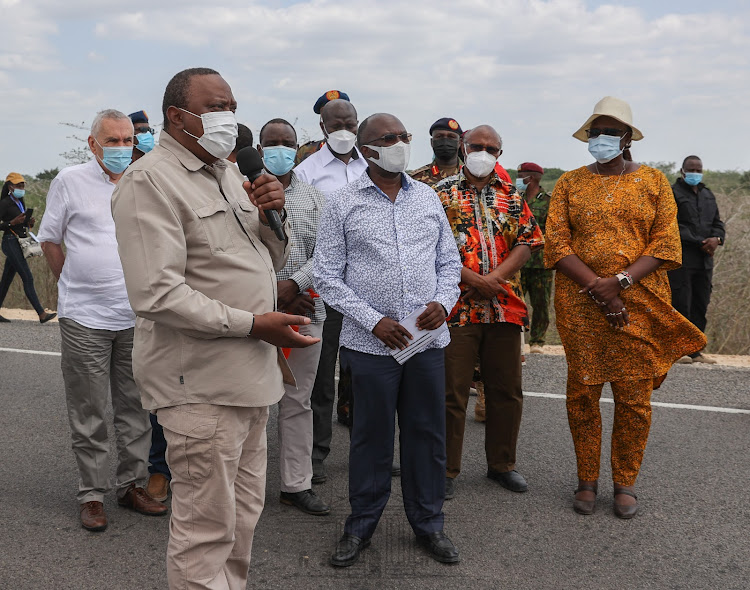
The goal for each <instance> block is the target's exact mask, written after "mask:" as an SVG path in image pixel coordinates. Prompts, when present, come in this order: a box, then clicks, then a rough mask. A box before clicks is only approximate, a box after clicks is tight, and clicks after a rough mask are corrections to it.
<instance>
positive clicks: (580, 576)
mask: <svg viewBox="0 0 750 590" xmlns="http://www.w3.org/2000/svg"><path fill="white" fill-rule="evenodd" d="M0 347H5V348H15V349H33V350H42V351H52V352H55V351H59V333H58V330H57V328H56V327H55V326H39V325H38V324H36V323H31V322H13V323H12V324H4V325H3V326H2V329H0ZM0 362H2V367H3V383H2V389H1V391H0V399H1V400H2V407H3V409H4V411H3V412H2V414H0V424H2V427H1V428H0V443H1V445H2V446H1V447H0V448H1V449H2V460H1V461H0V491H1V492H2V494H1V496H0V500H1V501H0V523H1V528H0V543H1V545H0V588H2V589H27V588H29V589H31V588H33V589H38V588H54V589H56V590H57V589H59V590H63V589H76V590H78V589H85V590H88V589H123V590H126V589H135V588H138V589H152V588H153V589H161V588H165V587H166V578H165V570H164V552H165V547H166V542H167V535H168V524H169V523H168V519H167V518H153V517H144V516H140V515H138V514H135V513H131V512H129V511H126V510H123V509H120V508H118V507H117V506H116V505H115V502H114V499H113V497H111V496H110V497H109V498H108V499H107V502H106V504H105V506H106V509H107V512H108V514H109V518H110V525H109V528H108V529H107V531H106V532H104V533H99V534H92V533H89V532H87V531H84V530H83V529H81V528H80V525H79V522H78V512H77V509H76V503H75V490H76V485H77V476H76V467H75V461H74V459H73V455H72V453H71V451H70V438H69V432H68V425H67V419H66V413H65V401H64V396H63V388H62V378H61V375H60V368H59V364H60V359H59V357H57V356H43V355H31V354H23V353H18V352H6V351H0ZM748 380H750V369H728V368H722V367H704V366H690V365H687V366H684V365H681V366H676V367H675V368H674V369H673V371H672V373H671V374H670V377H669V379H668V380H667V382H666V383H665V384H664V386H663V387H662V389H661V390H660V391H659V392H657V393H656V394H655V395H654V399H655V400H658V401H660V402H674V403H677V404H690V405H705V406H716V407H725V408H739V409H744V410H746V411H747V410H750V395H748V391H747V383H748ZM564 387H565V361H564V359H563V358H561V357H547V356H544V357H540V356H532V357H531V358H530V359H529V363H528V366H527V367H526V374H525V377H524V389H525V390H527V391H529V392H540V393H552V394H562V393H564ZM605 395H607V393H606V392H605ZM472 403H473V402H472ZM602 408H603V413H604V416H605V423H606V424H611V419H612V405H611V404H602ZM275 417H276V413H275V412H273V413H272V420H271V423H270V424H269V470H268V473H269V477H268V487H267V507H266V509H265V511H264V513H263V516H262V517H261V521H260V524H259V527H258V530H257V534H256V537H255V546H254V550H253V564H252V569H251V572H250V584H249V586H248V587H249V588H253V589H275V588H284V589H286V588H299V589H308V588H309V589H318V588H320V589H326V590H331V589H338V588H344V589H349V588H351V589H358V590H359V589H363V590H364V589H377V590H385V589H390V588H404V589H406V588H419V589H421V588H435V589H443V588H445V589H448V588H451V589H453V588H459V589H462V588H471V589H472V590H479V589H485V588H486V589H495V588H513V589H529V590H537V589H568V588H570V589H576V588H600V589H621V588H635V589H646V588H654V589H659V590H662V589H687V588H689V589H717V588H722V589H735V588H736V589H745V588H748V584H749V583H748V580H750V563H749V562H750V541H749V538H750V535H749V533H750V502H749V501H748V500H750V492H748V489H749V484H750V481H749V479H750V478H749V477H748V465H750V461H749V458H750V413H721V412H715V411H702V410H695V409H685V408H671V407H656V408H655V409H654V420H653V427H652V431H651V438H650V441H649V446H648V450H647V453H646V460H645V462H644V465H643V470H642V472H641V477H640V479H639V490H638V491H639V494H640V499H641V505H642V511H641V514H640V515H639V516H638V517H637V518H636V519H634V520H633V521H630V522H624V521H620V520H618V519H616V518H615V517H614V516H613V515H612V512H611V502H612V500H611V484H608V483H607V476H608V474H609V468H608V466H607V462H608V458H607V455H608V450H606V449H605V457H604V462H603V464H604V468H603V474H602V480H601V481H602V485H601V488H602V489H601V496H600V501H599V507H598V511H597V513H596V514H595V515H594V516H591V517H581V516H578V515H576V514H574V513H573V511H572V509H571V503H572V490H573V488H574V486H575V481H576V476H575V461H574V455H573V449H572V443H571V440H570V434H569V432H568V429H567V424H566V417H565V405H564V401H563V400H561V399H556V398H554V397H553V398H549V397H533V396H529V397H527V399H526V403H525V407H524V418H523V425H522V428H521V440H520V445H519V461H520V462H519V470H520V471H521V472H522V473H524V475H526V477H527V479H528V481H529V484H530V491H529V492H528V493H527V494H520V495H519V494H512V493H510V492H507V491H505V490H503V489H502V488H500V487H498V486H497V484H495V483H493V482H491V481H490V480H488V479H487V478H486V477H484V474H485V466H484V462H483V426H482V425H479V424H477V423H475V422H473V421H470V423H469V424H468V425H467V431H466V432H467V441H466V445H465V447H466V448H465V450H464V457H465V464H464V469H463V473H462V474H461V477H460V478H459V480H458V486H457V487H458V493H457V496H456V498H455V499H454V500H452V501H449V502H447V503H446V506H445V512H446V531H447V532H448V534H449V535H450V536H451V538H452V539H453V540H454V542H455V543H456V544H457V546H458V547H459V549H460V550H461V554H462V558H463V561H462V563H461V564H460V565H458V566H452V567H451V566H443V565H440V564H437V563H435V562H434V561H432V560H431V559H430V558H428V557H427V556H426V555H425V554H423V553H422V552H421V551H420V550H419V549H418V548H417V547H416V546H415V544H414V542H413V538H412V535H411V533H410V530H409V527H408V524H407V521H406V518H405V516H404V514H403V508H402V505H401V493H400V491H401V490H400V483H399V482H398V481H397V480H396V481H395V482H394V485H393V493H392V498H391V501H390V502H389V504H388V507H387V509H386V513H385V515H384V518H383V521H382V522H381V525H380V528H379V529H378V532H377V533H376V535H375V536H374V538H373V544H372V547H371V548H370V549H368V550H367V551H366V552H365V553H364V554H363V559H362V560H361V561H360V563H358V564H357V565H355V566H354V567H352V568H349V569H346V570H343V571H336V570H333V569H332V568H331V567H329V566H328V565H327V559H328V555H329V553H330V551H331V549H332V547H333V545H334V543H335V541H336V540H337V538H338V536H339V534H340V532H341V528H342V524H343V521H344V519H345V517H346V515H347V509H348V503H347V470H346V457H347V452H346V445H347V432H346V430H345V429H344V428H343V427H338V426H337V427H336V428H335V432H334V441H333V448H334V451H333V454H332V457H331V459H330V467H329V472H330V478H329V482H328V483H326V484H324V485H322V486H319V487H318V488H317V490H318V491H319V493H320V494H321V495H322V496H323V497H324V498H325V499H326V500H329V501H330V502H332V504H333V506H334V510H333V513H332V515H330V516H328V517H313V516H307V515H303V514H301V513H298V512H297V511H295V510H294V509H292V508H289V507H286V506H282V505H280V504H279V502H278V499H277V498H278V494H279V486H278V445H277V438H276V426H275V424H274V420H275ZM607 436H608V433H607ZM605 447H606V445H605Z"/></svg>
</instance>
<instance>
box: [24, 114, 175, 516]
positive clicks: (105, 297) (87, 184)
mask: <svg viewBox="0 0 750 590" xmlns="http://www.w3.org/2000/svg"><path fill="white" fill-rule="evenodd" d="M88 144H89V148H90V149H91V151H92V153H93V154H94V156H95V158H94V159H93V160H91V161H90V162H87V163H85V164H79V165H77V166H70V167H68V168H65V169H63V170H62V171H60V173H59V174H58V175H57V177H56V178H55V179H54V180H53V181H52V184H51V186H50V190H49V193H48V194H47V209H46V212H45V215H44V218H43V219H42V225H41V228H40V230H39V236H38V238H39V241H40V242H41V243H42V250H43V251H44V255H45V256H46V258H47V263H48V264H49V266H50V268H51V269H52V272H53V273H54V275H55V277H56V278H57V279H58V306H57V308H58V314H59V317H60V334H61V337H62V363H61V364H62V372H63V379H64V381H65V396H66V402H67V407H68V420H69V422H70V430H71V436H72V439H73V453H74V454H75V457H76V461H77V463H78V472H79V476H80V479H79V483H78V495H77V500H78V503H79V505H80V517H81V526H83V528H85V529H87V530H90V531H103V530H104V529H105V528H107V515H106V513H105V512H104V506H103V500H104V495H105V494H106V493H107V492H108V491H109V490H110V489H111V486H110V478H109V469H110V468H109V461H108V457H107V455H108V451H109V446H110V443H109V439H108V434H107V422H106V418H105V415H106V408H107V392H108V390H109V389H111V392H112V408H113V411H114V426H115V432H116V444H117V455H118V465H117V472H116V477H115V488H116V490H117V502H118V504H119V505H120V506H123V507H127V508H132V509H133V510H136V511H138V512H140V513H142V514H147V515H152V516H158V515H163V514H166V513H167V507H166V506H165V505H164V504H161V503H160V502H156V501H155V500H153V499H152V498H151V497H150V496H149V495H148V494H147V493H146V491H145V490H144V489H143V488H142V487H140V486H139V485H138V483H139V482H140V480H142V479H144V478H145V477H146V461H147V458H148V451H149V445H150V442H151V437H150V434H151V428H150V424H149V419H148V412H147V411H146V410H144V409H143V406H142V405H141V398H140V395H139V393H138V389H137V388H136V385H135V381H134V380H133V369H132V363H131V354H132V350H133V328H134V326H135V314H134V313H133V310H132V309H131V308H130V303H129V302H128V295H127V292H126V290H125V279H124V276H123V272H122V265H121V263H120V257H119V255H118V253H117V240H116V239H115V224H114V221H113V219H112V212H111V199H112V193H113V191H114V189H115V186H116V184H117V181H118V180H119V179H120V177H121V176H122V174H123V172H124V171H125V169H126V168H127V166H128V164H130V160H131V155H132V150H133V124H132V123H131V121H130V119H129V118H128V117H127V116H126V115H124V114H123V113H121V112H119V111H116V110H113V109H110V110H105V111H102V112H100V113H99V114H98V115H97V116H96V118H95V119H94V122H93V124H92V126H91V135H90V136H89V138H88ZM63 243H64V244H65V247H66V250H67V252H64V251H63V249H62V244H63Z"/></svg>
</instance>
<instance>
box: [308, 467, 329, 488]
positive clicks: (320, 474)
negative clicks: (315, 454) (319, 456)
mask: <svg viewBox="0 0 750 590" xmlns="http://www.w3.org/2000/svg"><path fill="white" fill-rule="evenodd" d="M312 466H313V474H312V480H311V482H312V483H314V484H315V485H318V484H321V483H325V482H326V480H327V479H328V476H327V475H326V466H325V465H323V463H322V462H321V463H316V462H313V464H312Z"/></svg>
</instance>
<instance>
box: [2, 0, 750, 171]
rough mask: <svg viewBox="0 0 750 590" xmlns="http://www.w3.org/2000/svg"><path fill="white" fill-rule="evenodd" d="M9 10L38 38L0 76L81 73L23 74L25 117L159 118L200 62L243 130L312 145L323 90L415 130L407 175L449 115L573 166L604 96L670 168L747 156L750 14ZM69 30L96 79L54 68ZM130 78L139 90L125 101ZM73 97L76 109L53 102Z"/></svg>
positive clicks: (507, 0) (227, 6) (464, 5)
mask: <svg viewBox="0 0 750 590" xmlns="http://www.w3.org/2000/svg"><path fill="white" fill-rule="evenodd" d="M0 4H2V6H3V7H4V8H5V7H7V8H9V9H10V10H11V13H12V14H11V19H10V20H11V21H12V20H13V19H15V18H19V19H22V21H23V23H26V24H28V25H31V24H33V25H34V26H36V27H37V28H36V29H35V30H34V31H33V39H34V40H35V43H34V44H32V43H27V44H26V45H25V46H22V47H27V48H28V49H24V50H23V51H21V50H18V49H17V47H16V48H14V49H13V50H8V46H7V44H6V45H5V48H4V50H7V51H8V52H7V53H3V50H0V75H2V73H3V71H5V72H6V73H7V72H10V71H12V70H19V69H23V68H24V67H26V68H29V69H32V70H33V69H34V68H37V69H39V68H40V66H41V65H42V64H44V63H47V64H56V65H55V66H54V67H64V68H65V70H66V72H76V71H78V73H77V75H76V76H73V77H72V80H74V82H70V81H67V80H66V79H65V78H62V85H60V84H57V86H56V87H54V88H46V87H45V82H44V80H43V79H42V78H43V77H42V76H41V75H39V76H37V77H34V78H29V79H27V80H26V83H25V85H24V87H26V88H33V92H32V95H31V96H29V95H24V98H23V100H24V101H26V102H27V103H28V104H25V105H23V106H22V107H19V108H17V109H16V111H17V112H16V116H18V114H19V113H20V112H27V111H29V110H33V109H34V108H35V106H36V108H39V107H40V106H41V107H42V108H52V109H54V111H55V113H56V115H55V116H57V117H60V116H61V115H60V111H61V110H64V109H65V108H70V109H71V110H72V111H73V112H74V113H75V117H73V118H83V117H86V116H88V115H86V113H85V112H84V109H87V108H90V109H91V110H92V111H93V110H94V109H98V108H103V107H104V106H108V105H110V104H121V103H122V102H127V104H130V103H132V104H133V107H132V110H135V109H136V108H142V106H141V105H143V104H145V105H147V106H149V107H150V108H149V110H150V113H151V114H152V115H153V114H154V113H155V112H156V111H157V109H158V105H159V104H160V99H161V94H162V92H163V88H164V85H165V84H166V82H167V80H168V79H169V77H170V76H171V75H172V74H174V73H175V72H177V71H179V70H180V69H182V68H184V67H190V66H195V65H208V66H211V67H215V68H216V69H218V70H219V71H220V72H221V73H222V74H223V75H224V77H225V78H226V79H227V80H228V81H229V82H230V84H231V85H232V88H233V90H234V92H235V95H236V96H237V98H238V100H239V102H240V110H239V116H240V119H241V120H243V121H245V122H247V123H248V124H250V126H251V127H252V128H253V129H255V130H257V129H259V128H260V126H261V125H262V124H263V122H264V121H266V120H268V119H270V118H271V117H274V116H283V117H286V118H288V119H289V120H297V121H298V127H299V128H300V129H304V130H307V131H308V132H310V133H311V134H312V135H313V136H317V134H318V132H317V129H318V125H317V116H315V115H314V114H313V113H312V108H311V107H312V104H313V102H314V101H315V99H316V98H317V97H318V96H319V95H320V94H321V93H322V92H324V91H325V90H328V89H331V88H338V89H341V90H344V91H346V92H348V93H349V94H350V96H351V97H352V101H353V102H354V104H355V106H356V107H357V108H358V111H359V113H360V115H361V116H365V115H367V114H369V113H372V112H376V111H390V112H393V113H394V114H396V115H397V116H399V117H400V118H401V119H402V120H403V121H404V123H405V124H406V125H407V127H408V128H409V129H410V130H411V131H412V132H413V133H414V135H415V146H414V150H413V159H412V165H414V166H416V165H419V164H421V163H423V161H426V160H427V159H428V158H429V156H430V154H429V147H428V145H427V129H428V127H429V125H430V124H431V123H432V122H433V121H434V120H435V119H437V118H438V117H441V116H444V115H450V116H453V117H455V118H457V119H458V120H459V122H461V124H462V125H463V126H464V127H465V128H468V127H471V126H473V125H475V124H478V123H482V122H489V123H491V124H494V125H495V126H496V127H497V128H498V130H499V131H500V132H501V133H502V135H503V136H504V138H505V154H504V156H503V162H504V163H506V164H507V165H508V166H513V165H515V164H517V163H518V162H520V161H524V160H537V161H539V162H540V163H542V164H544V165H557V166H563V167H573V166H576V165H580V164H582V163H584V162H585V161H586V160H587V158H588V155H587V154H586V152H585V146H583V145H582V144H578V142H575V141H574V140H572V139H571V138H570V134H571V133H572V131H573V130H575V128H577V126H578V125H579V124H580V122H581V121H582V120H583V119H585V118H586V117H587V116H588V114H589V112H590V111H591V108H592V107H593V104H594V103H595V102H596V101H597V100H598V99H599V98H601V97H602V96H604V95H606V94H612V95H615V96H620V97H622V98H625V99H626V100H628V101H630V102H631V104H632V106H633V110H634V114H635V118H636V123H637V124H638V125H639V126H640V127H642V128H643V131H644V133H645V135H646V140H645V141H644V142H641V144H638V145H637V146H636V150H635V155H636V157H639V158H642V159H646V160H676V159H678V158H679V157H680V155H681V154H682V152H683V151H684V150H685V149H688V148H689V149H690V150H692V151H701V152H702V153H706V154H707V153H708V152H711V153H712V154H713V158H711V157H706V158H705V161H706V162H707V165H708V166H710V167H723V166H731V167H735V166H741V165H744V163H745V162H746V161H747V150H746V149H745V147H744V142H743V141H742V140H741V138H742V137H744V135H747V132H748V129H747V127H748V122H749V121H748V115H747V114H745V111H746V109H745V102H746V101H745V97H746V96H747V95H748V93H749V92H750V76H748V70H750V51H749V49H750V47H749V45H750V38H749V37H748V25H749V24H750V19H749V18H748V17H749V16H750V13H744V14H736V13H732V14H730V13H721V12H720V11H718V10H714V11H713V12H711V10H710V9H706V13H704V14H662V15H661V16H659V17H657V18H653V17H647V16H646V13H645V12H643V11H642V10H639V9H638V8H634V7H632V6H631V7H625V6H619V5H614V4H603V3H602V5H600V6H598V7H596V8H594V9H589V8H587V4H589V3H587V2H584V1H582V0H550V1H541V0H463V1H462V2H461V3H456V2H455V1H453V0H433V1H432V2H425V1H422V0H420V1H412V2H408V3H404V2H398V1H396V0H381V1H380V2H377V3H374V2H371V1H366V0H351V1H350V2H339V1H336V2H334V1H331V0H303V1H300V2H297V3H293V4H289V3H288V2H281V1H276V2H269V1H265V2H261V1H260V0H259V1H256V2H250V3H248V2H246V1H240V0H214V2H212V3H209V4H205V3H204V2H202V1H201V2H198V1H197V0H184V1H181V2H179V3H177V4H168V3H162V2H153V0H150V1H145V0H133V1H131V2H130V3H129V4H128V6H127V8H126V9H125V10H120V9H119V8H118V7H117V5H116V4H111V3H101V2H100V1H98V0H96V1H95V0H68V1H66V2H65V3H60V2H58V1H55V0H24V2H22V3H18V2H16V3H9V2H8V0H0ZM11 4H12V5H11ZM652 12H653V9H652ZM3 21H4V22H7V19H5V18H4V19H3ZM76 22H87V23H90V26H89V27H88V29H87V30H88V31H89V32H88V35H90V36H89V37H88V38H85V39H78V41H80V42H81V43H83V44H84V46H85V47H86V49H81V52H80V59H81V61H82V62H86V61H88V63H89V64H90V66H91V68H95V69H94V70H92V71H91V73H90V74H89V76H88V77H86V74H87V73H88V72H81V71H79V70H81V69H82V67H83V66H82V65H81V63H77V62H75V60H72V61H71V59H70V57H69V56H68V57H67V58H66V61H64V62H60V63H57V62H56V61H55V60H56V59H58V58H57V57H56V51H55V49H56V48H61V47H64V46H65V45H66V43H67V42H68V41H69V39H67V38H65V34H66V23H76ZM0 27H6V29H2V28H0V30H10V29H14V28H15V26H13V25H7V24H0ZM29 30H32V29H29ZM30 34H31V33H30ZM61 35H62V36H61ZM32 45H33V46H32ZM121 53H126V54H127V55H128V57H129V59H128V60H123V58H122V55H121ZM99 58H101V59H102V60H104V61H103V62H100V61H99ZM115 64H120V66H115ZM117 67H120V68H124V71H118V70H117V69H116V68H117ZM123 76H124V77H125V79H127V80H132V79H136V80H138V83H137V84H135V85H133V84H130V85H128V87H127V88H125V87H124V86H123V80H122V77H123ZM92 77H93V80H92V79H91V78H92ZM63 90H67V91H73V92H75V93H78V94H79V95H80V97H81V101H80V102H79V103H76V104H71V102H70V100H68V99H65V100H64V101H63V102H62V103H61V104H56V105H52V104H51V101H52V100H53V98H52V97H55V96H56V95H55V92H60V91H63ZM0 100H3V101H4V100H5V98H4V97H3V95H2V94H0ZM14 100H15V99H14ZM72 100H73V101H75V100H76V99H75V98H73V99H72ZM122 108H126V107H122ZM126 112H129V111H126ZM2 117H3V115H0V121H2ZM157 118H158V115H157ZM727 128H730V129H733V130H734V129H737V130H742V131H741V132H735V133H734V135H736V136H737V139H736V140H735V139H728V138H726V137H724V135H723V134H720V133H719V131H718V129H727ZM732 142H736V143H732ZM57 151H61V150H57ZM714 162H715V163H714Z"/></svg>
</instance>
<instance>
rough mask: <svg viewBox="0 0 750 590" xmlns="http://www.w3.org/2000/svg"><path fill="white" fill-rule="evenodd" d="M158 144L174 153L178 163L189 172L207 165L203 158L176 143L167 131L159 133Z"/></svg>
mask: <svg viewBox="0 0 750 590" xmlns="http://www.w3.org/2000/svg"><path fill="white" fill-rule="evenodd" d="M159 145H160V146H161V147H163V148H164V149H166V150H167V151H169V152H171V153H172V154H174V156H175V158H177V159H178V160H179V162H180V164H182V165H183V166H184V167H185V168H187V169H188V170H190V172H197V171H198V170H200V169H201V168H203V167H204V166H207V164H206V163H205V162H204V161H203V160H201V159H200V158H199V157H198V156H196V155H195V154H194V153H193V152H191V151H190V150H188V149H186V148H185V147H184V146H182V145H181V144H180V143H178V142H177V140H176V139H175V138H174V137H172V136H171V135H170V134H169V133H162V134H161V136H160V137H159Z"/></svg>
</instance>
